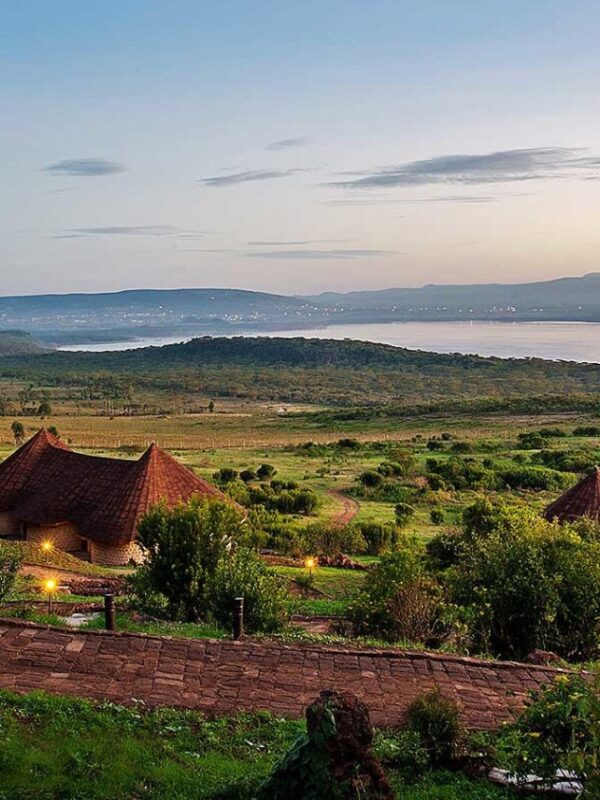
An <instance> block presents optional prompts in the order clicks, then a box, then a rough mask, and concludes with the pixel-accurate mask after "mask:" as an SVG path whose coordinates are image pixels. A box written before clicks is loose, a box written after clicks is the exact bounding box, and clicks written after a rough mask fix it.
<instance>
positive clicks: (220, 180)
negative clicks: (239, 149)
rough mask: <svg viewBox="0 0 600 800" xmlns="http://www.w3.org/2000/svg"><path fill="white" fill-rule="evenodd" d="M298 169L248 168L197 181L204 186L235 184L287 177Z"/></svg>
mask: <svg viewBox="0 0 600 800" xmlns="http://www.w3.org/2000/svg"><path fill="white" fill-rule="evenodd" d="M300 171H301V170H298V169H286V170H281V169H249V170H246V171H245V172H234V173H232V174H230V175H219V176H217V177H214V178H200V180H199V181H198V183H203V184H204V185H205V186H235V185H236V184H237V183H248V182H249V181H268V180H272V179H273V178H287V177H288V176H289V175H294V174H295V173H296V172H300Z"/></svg>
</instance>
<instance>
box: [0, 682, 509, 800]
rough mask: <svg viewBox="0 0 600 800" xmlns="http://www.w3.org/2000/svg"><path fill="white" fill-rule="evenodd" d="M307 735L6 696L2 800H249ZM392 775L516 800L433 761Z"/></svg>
mask: <svg viewBox="0 0 600 800" xmlns="http://www.w3.org/2000/svg"><path fill="white" fill-rule="evenodd" d="M302 728H303V726H302V724H301V723H299V722H295V721H290V720H283V719H280V718H278V717H274V716H271V715H269V714H264V713H260V714H240V715H237V716H234V717H228V718H221V719H216V720H212V721H208V720H206V719H204V718H203V717H202V715H201V714H199V713H197V712H192V711H174V710H171V709H161V710H157V711H146V710H144V709H143V707H142V706H138V707H135V708H131V709H126V708H123V707H120V706H115V705H112V704H109V703H105V704H102V705H100V706H95V705H93V704H91V703H90V702H88V701H85V700H73V699H70V698H64V697H52V696H48V695H44V694H41V693H33V694H30V695H27V696H24V697H23V696H17V695H13V694H9V693H7V692H0V735H1V737H2V748H1V749H0V775H1V781H0V798H1V800H56V798H61V800H83V799H84V798H85V800H165V798H169V800H248V798H250V797H252V796H253V794H254V793H255V792H256V791H257V790H258V787H259V785H260V783H261V782H262V781H263V780H264V779H265V778H266V777H267V776H268V774H269V772H270V771H271V768H272V767H273V765H274V763H275V762H276V761H278V760H279V759H281V758H282V757H283V756H284V754H285V753H286V752H287V751H288V749H289V748H290V747H291V746H292V745H293V743H294V741H296V740H297V738H298V736H299V735H300V733H301V731H302ZM394 741H396V740H394ZM377 747H378V749H379V751H380V754H381V755H382V756H383V757H385V758H386V760H392V759H388V756H389V755H390V752H391V745H390V741H389V740H388V739H385V738H383V736H381V735H379V736H377ZM404 752H406V748H405V747H404V745H403V753H404ZM409 756H410V761H411V763H414V760H413V758H412V752H411V753H409ZM393 760H398V756H397V755H395V756H394V759H393ZM390 778H391V780H392V783H393V786H394V788H395V790H396V796H397V797H398V798H402V800H465V798H468V799H469V800H508V798H510V797H513V795H512V794H509V793H508V792H505V791H503V790H501V789H498V788H496V787H494V786H491V785H490V784H488V783H487V782H486V781H472V780H470V779H468V778H466V777H465V776H463V775H461V774H457V773H448V772H443V771H429V769H428V768H427V764H426V763H421V764H420V765H419V766H418V770H417V773H416V774H415V773H414V772H413V774H411V776H410V777H406V776H405V770H402V772H397V771H394V770H392V771H391V773H390Z"/></svg>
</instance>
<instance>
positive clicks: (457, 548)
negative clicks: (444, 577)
mask: <svg viewBox="0 0 600 800" xmlns="http://www.w3.org/2000/svg"><path fill="white" fill-rule="evenodd" d="M462 544H463V539H462V536H461V535H460V533H459V532H458V531H455V530H450V531H443V532H442V533H438V534H437V536H434V537H433V538H431V539H429V541H428V542H427V544H426V545H425V548H426V550H427V561H428V565H429V568H430V569H431V570H432V571H433V572H443V571H444V570H446V569H448V567H453V566H454V565H455V564H457V563H458V561H459V558H460V557H461V554H462V551H463V547H462Z"/></svg>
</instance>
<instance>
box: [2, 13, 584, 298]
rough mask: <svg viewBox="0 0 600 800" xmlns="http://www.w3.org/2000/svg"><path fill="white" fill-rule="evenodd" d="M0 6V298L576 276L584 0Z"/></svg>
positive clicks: (579, 262)
mask: <svg viewBox="0 0 600 800" xmlns="http://www.w3.org/2000/svg"><path fill="white" fill-rule="evenodd" d="M0 11H1V14H0V103H1V105H0V107H1V108H2V123H1V124H0V153H1V159H2V162H3V180H2V182H1V184H0V248H1V249H0V294H2V295H14V294H41V293H48V292H51V293H55V292H56V293H62V292H73V291H84V292H94V291H113V290H119V289H127V288H140V287H143V288H147V287H160V288H175V287H203V286H204V287H207V286H210V287H232V288H244V289H259V290H263V291H271V292H278V293H284V294H311V293H317V292H320V291H326V290H337V291H351V290H356V289H374V288H385V287H390V286H420V285H423V284H427V283H438V284H439V283H480V282H481V283H489V282H520V281H530V280H545V279H550V278H555V277H561V276H567V275H583V274H585V273H588V272H594V271H599V270H600V260H599V257H598V254H599V253H600V224H598V215H599V211H600V202H599V200H600V92H599V91H598V85H599V83H600V48H598V41H600V4H599V3H598V2H596V0H502V2H500V0H452V2H449V0H421V2H418V3H415V2H404V1H403V0H369V1H368V2H367V0H283V1H282V0H218V1H217V0H213V2H205V0H193V1H192V0H103V2H101V3H88V2H81V0H52V2H49V1H48V0H27V2H20V3H15V2H11V0H1V1H0Z"/></svg>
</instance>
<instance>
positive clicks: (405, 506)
mask: <svg viewBox="0 0 600 800" xmlns="http://www.w3.org/2000/svg"><path fill="white" fill-rule="evenodd" d="M415 513H416V509H415V507H414V506H411V505H410V503H396V507H395V508H394V514H395V516H396V525H398V527H399V528H404V527H406V525H408V523H409V522H410V520H411V519H412V518H413V517H414V515H415Z"/></svg>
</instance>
